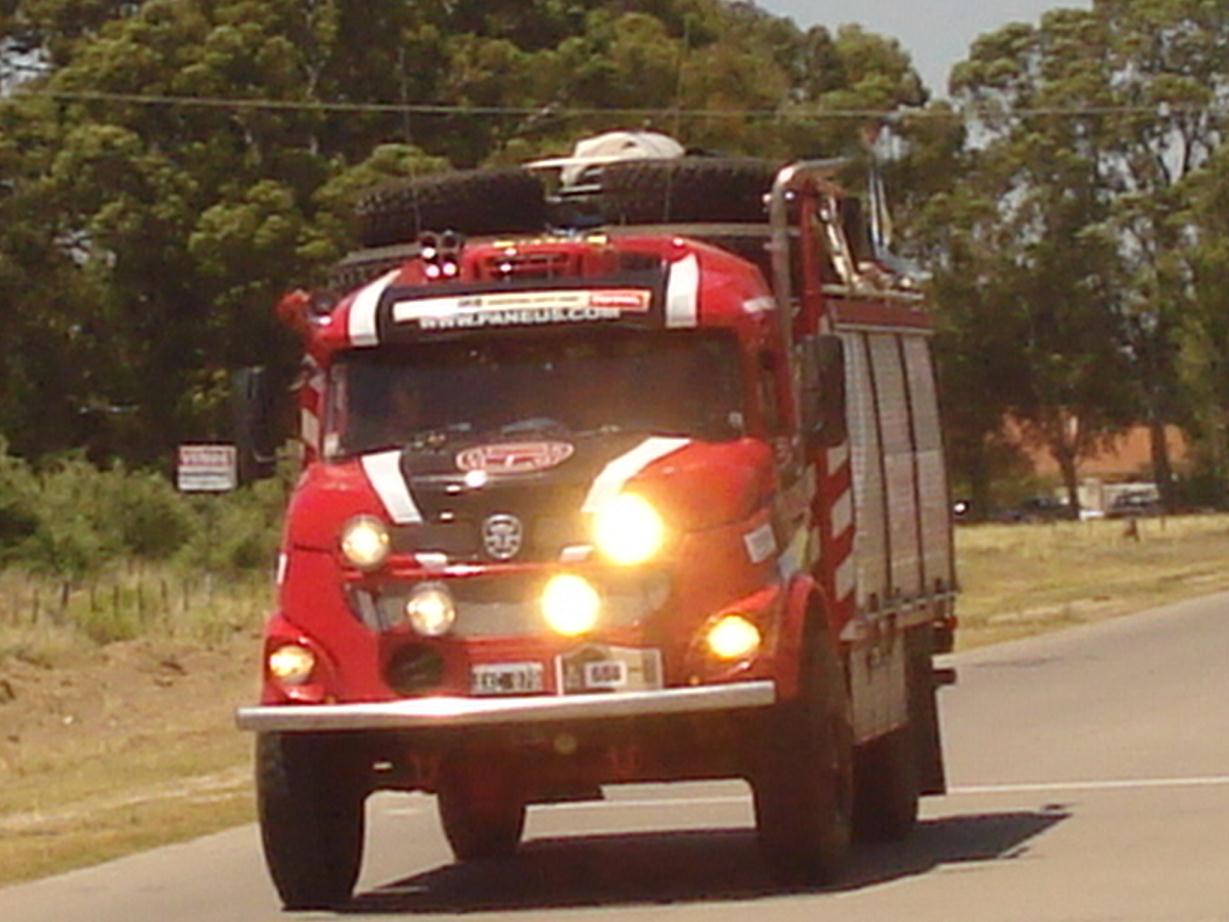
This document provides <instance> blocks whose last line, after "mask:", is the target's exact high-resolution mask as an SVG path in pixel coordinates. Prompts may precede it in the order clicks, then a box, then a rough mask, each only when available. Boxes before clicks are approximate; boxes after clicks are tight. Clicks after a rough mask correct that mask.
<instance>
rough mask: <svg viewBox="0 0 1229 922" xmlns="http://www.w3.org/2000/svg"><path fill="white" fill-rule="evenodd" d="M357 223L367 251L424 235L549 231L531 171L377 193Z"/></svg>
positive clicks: (416, 183)
mask: <svg viewBox="0 0 1229 922" xmlns="http://www.w3.org/2000/svg"><path fill="white" fill-rule="evenodd" d="M355 217H356V219H357V223H358V236H359V241H360V243H361V244H362V245H363V246H365V247H378V246H385V245H387V244H393V243H403V242H407V241H411V240H416V239H418V236H419V235H420V234H421V233H422V232H423V231H446V230H452V231H457V232H458V233H462V234H469V235H481V234H506V233H517V232H526V231H539V230H542V229H543V228H544V227H545V225H546V195H545V192H544V190H543V187H542V181H541V180H540V179H538V177H536V176H534V175H533V174H532V173H530V172H529V171H528V170H523V169H520V168H513V169H502V170H463V171H460V172H457V173H443V174H440V175H437V176H425V177H423V178H422V179H412V180H409V181H408V182H401V183H396V184H392V185H388V186H383V187H381V188H378V189H375V190H373V191H371V192H369V193H367V195H365V196H363V197H362V198H361V199H359V201H358V204H357V205H356V206H355Z"/></svg>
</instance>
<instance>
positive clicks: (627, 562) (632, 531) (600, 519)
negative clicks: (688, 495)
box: [593, 493, 666, 567]
mask: <svg viewBox="0 0 1229 922" xmlns="http://www.w3.org/2000/svg"><path fill="white" fill-rule="evenodd" d="M665 537H666V527H665V525H664V524H663V523H662V520H661V516H660V515H658V514H657V510H656V509H654V508H653V506H652V504H651V503H650V502H649V501H648V500H647V499H645V498H644V497H642V496H637V495H636V494H634V493H620V494H619V495H618V496H616V497H615V498H614V499H612V500H610V501H609V502H608V503H606V504H605V505H603V506H602V507H601V508H600V509H599V510H598V513H597V518H596V519H595V520H594V523H593V541H594V543H595V544H596V545H597V548H598V550H599V551H601V552H602V554H603V555H605V557H606V558H607V559H608V560H610V562H611V563H614V564H618V565H619V566H623V567H629V566H634V565H636V564H639V563H644V562H645V561H647V560H650V559H651V558H652V557H653V556H654V555H655V554H657V552H658V551H660V550H661V546H662V543H663V542H664V541H665Z"/></svg>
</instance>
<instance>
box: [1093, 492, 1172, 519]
mask: <svg viewBox="0 0 1229 922" xmlns="http://www.w3.org/2000/svg"><path fill="white" fill-rule="evenodd" d="M1105 514H1106V516H1107V517H1109V518H1111V519H1128V518H1132V519H1133V518H1138V517H1141V516H1153V515H1164V514H1165V506H1164V505H1163V504H1162V503H1161V499H1160V497H1159V496H1155V495H1153V494H1151V493H1123V494H1122V495H1121V496H1118V497H1116V498H1115V499H1114V501H1113V502H1112V503H1110V507H1109V509H1107V510H1106V512H1105Z"/></svg>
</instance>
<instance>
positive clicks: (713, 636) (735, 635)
mask: <svg viewBox="0 0 1229 922" xmlns="http://www.w3.org/2000/svg"><path fill="white" fill-rule="evenodd" d="M705 639H706V640H707V641H708V649H709V650H710V651H712V654H713V656H715V657H717V658H718V659H725V660H734V659H744V658H746V657H748V656H751V655H752V654H753V653H755V652H756V651H757V650H758V649H759V648H760V640H761V638H760V629H759V628H757V627H756V626H755V625H754V624H752V623H751V622H750V621H748V620H747V619H746V618H744V617H743V616H742V615H726V616H725V617H724V618H722V619H721V620H719V621H718V622H717V623H716V624H714V625H713V626H712V627H711V628H709V629H708V637H707V638H705Z"/></svg>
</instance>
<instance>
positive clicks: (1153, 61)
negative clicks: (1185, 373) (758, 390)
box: [953, 0, 1229, 506]
mask: <svg viewBox="0 0 1229 922" xmlns="http://www.w3.org/2000/svg"><path fill="white" fill-rule="evenodd" d="M1226 41H1229V11H1226V10H1224V8H1223V4H1218V3H1210V2H1205V0H1096V2H1094V4H1093V8H1092V10H1090V11H1080V10H1059V11H1054V12H1052V13H1049V14H1047V15H1046V16H1045V17H1044V18H1043V19H1042V22H1041V25H1040V27H1039V28H1036V29H1034V28H1032V27H1029V26H1024V25H1014V26H1009V27H1006V28H1004V29H1002V30H1000V31H999V32H997V33H994V34H992V35H990V36H985V37H983V38H982V39H980V40H979V41H978V42H977V44H975V46H974V48H973V53H972V55H971V56H970V58H969V60H968V61H966V62H964V63H963V64H962V65H960V66H959V67H958V68H957V70H956V72H955V73H954V75H953V87H954V88H955V89H956V90H957V92H958V94H959V95H960V96H961V98H962V99H963V100H964V101H965V103H966V105H968V106H970V107H976V110H977V112H978V113H979V114H980V115H981V117H982V118H983V119H984V123H985V125H986V127H987V128H988V130H989V131H990V132H991V133H992V135H993V136H994V137H995V138H996V139H997V140H996V143H1002V142H1005V139H1009V138H1020V137H1022V136H1023V135H1025V134H1026V133H1031V134H1033V135H1035V136H1036V137H1037V138H1038V139H1043V138H1044V139H1048V141H1045V142H1043V143H1042V144H1041V145H1040V146H1039V147H1038V148H1037V151H1038V153H1039V154H1041V155H1043V156H1049V153H1048V152H1049V151H1053V152H1055V153H1058V154H1060V155H1061V156H1063V157H1064V158H1065V157H1067V156H1069V155H1075V156H1078V157H1079V158H1080V159H1081V161H1082V166H1081V167H1080V171H1081V173H1086V176H1087V185H1088V191H1089V193H1090V195H1091V196H1092V199H1091V201H1094V202H1095V203H1096V205H1097V207H1096V208H1095V209H1093V210H1091V211H1090V212H1089V213H1088V215H1087V223H1086V225H1085V228H1084V230H1083V231H1082V232H1081V235H1082V239H1090V237H1089V236H1088V235H1091V237H1093V238H1096V239H1097V240H1099V241H1101V242H1102V244H1103V245H1106V246H1109V247H1110V248H1111V249H1112V256H1113V262H1114V263H1115V266H1114V267H1113V268H1112V269H1111V268H1110V267H1109V266H1108V264H1107V266H1106V268H1105V269H1104V270H1103V272H1104V273H1105V278H1107V279H1108V278H1110V277H1111V276H1112V277H1113V278H1114V280H1115V286H1114V287H1115V294H1114V300H1115V301H1116V303H1115V304H1114V305H1113V315H1114V316H1113V321H1114V322H1113V324H1112V326H1113V329H1114V330H1115V333H1114V334H1113V335H1115V336H1117V337H1119V338H1120V342H1121V346H1122V348H1123V350H1124V353H1125V356H1126V358H1127V359H1128V360H1129V362H1130V372H1129V373H1130V380H1131V381H1132V383H1133V389H1134V393H1133V397H1134V399H1135V401H1136V405H1137V409H1136V411H1135V414H1134V415H1135V417H1136V419H1137V420H1139V421H1141V422H1144V423H1146V424H1147V425H1148V426H1149V428H1150V430H1151V432H1152V446H1153V473H1154V477H1155V479H1156V481H1157V484H1158V486H1159V487H1160V489H1161V491H1162V495H1163V497H1164V498H1165V501H1166V502H1167V503H1168V504H1169V505H1171V506H1172V504H1173V495H1172V490H1171V486H1172V473H1171V470H1170V462H1169V457H1168V448H1167V443H1166V439H1165V427H1166V425H1167V424H1168V423H1172V422H1180V421H1182V420H1183V419H1184V416H1185V415H1186V413H1187V408H1186V400H1185V399H1184V396H1183V387H1182V381H1181V377H1180V374H1179V366H1180V360H1179V354H1180V349H1181V343H1182V340H1183V338H1184V331H1183V327H1184V325H1185V322H1186V321H1185V317H1186V316H1187V314H1188V313H1189V308H1190V305H1191V296H1192V288H1191V285H1190V273H1189V270H1188V268H1187V266H1186V264H1185V260H1184V257H1183V252H1184V250H1185V246H1186V244H1185V235H1186V232H1185V227H1184V224H1183V221H1182V219H1181V217H1180V214H1181V211H1182V202H1181V196H1180V192H1179V188H1180V186H1181V183H1182V180H1183V178H1184V177H1185V176H1186V175H1187V174H1189V173H1190V171H1191V170H1193V169H1195V168H1197V167H1199V166H1200V165H1201V164H1202V163H1205V162H1206V161H1207V159H1208V157H1209V156H1210V154H1211V152H1212V150H1213V149H1214V148H1215V147H1216V145H1217V144H1218V143H1219V140H1220V127H1219V125H1218V122H1217V119H1216V118H1215V117H1214V116H1213V114H1212V113H1213V111H1214V110H1213V108H1212V107H1211V103H1212V102H1213V100H1215V99H1219V98H1223V95H1224V92H1225V89H1226V86H1227V84H1226V81H1227V79H1229V74H1226V72H1225V69H1224V66H1223V48H1224V47H1225V43H1226ZM1054 107H1059V108H1065V109H1068V110H1078V109H1084V110H1087V114H1085V115H1080V116H1071V115H1062V116H1052V117H1043V116H1037V117H1033V118H1029V119H1022V120H1013V119H1011V118H1009V117H1003V116H999V115H996V114H994V113H995V112H996V111H1002V110H1005V109H1006V110H1011V109H1015V110H1019V109H1046V108H1054ZM1081 182H1082V180H1081ZM1103 255H1105V256H1106V257H1107V258H1108V257H1109V256H1110V255H1111V254H1109V253H1106V254H1103Z"/></svg>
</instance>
